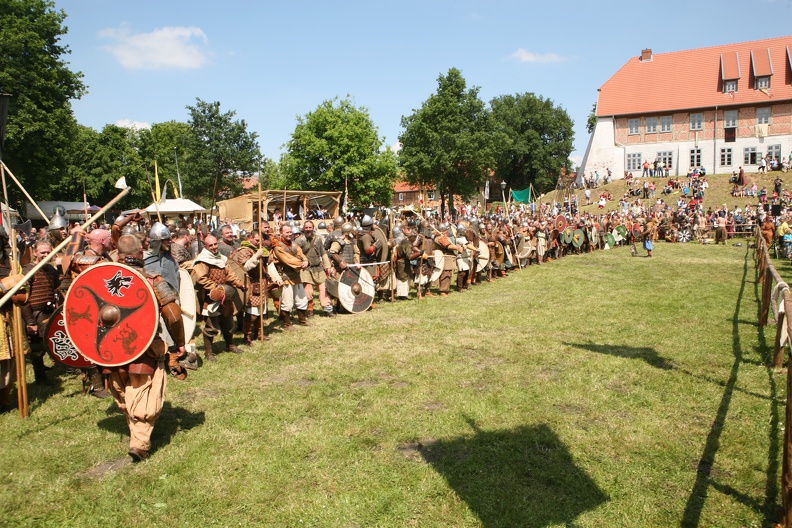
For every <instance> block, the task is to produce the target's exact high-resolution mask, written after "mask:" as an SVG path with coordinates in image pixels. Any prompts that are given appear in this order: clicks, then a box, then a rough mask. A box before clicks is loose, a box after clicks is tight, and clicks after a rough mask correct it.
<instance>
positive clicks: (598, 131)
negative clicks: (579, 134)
mask: <svg viewBox="0 0 792 528" xmlns="http://www.w3.org/2000/svg"><path fill="white" fill-rule="evenodd" d="M614 125H615V124H614V120H613V118H612V117H598V118H597V124H596V125H595V126H594V131H593V132H592V133H591V136H590V137H589V142H588V146H587V147H586V153H585V154H584V156H583V162H582V163H581V164H580V172H579V173H578V179H580V177H582V176H583V175H584V174H585V175H586V176H588V175H590V174H593V173H594V171H599V173H600V176H604V175H605V174H607V169H610V170H611V172H612V173H613V178H614V179H619V178H623V177H624V163H625V161H624V160H625V157H624V148H623V146H622V145H617V144H616V135H615V128H614Z"/></svg>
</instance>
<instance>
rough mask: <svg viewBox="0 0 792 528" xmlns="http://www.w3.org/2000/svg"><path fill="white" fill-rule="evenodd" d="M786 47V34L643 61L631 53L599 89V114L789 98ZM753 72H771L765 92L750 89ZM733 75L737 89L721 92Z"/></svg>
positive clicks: (791, 78) (791, 86)
mask: <svg viewBox="0 0 792 528" xmlns="http://www.w3.org/2000/svg"><path fill="white" fill-rule="evenodd" d="M790 45H792V36H786V37H778V38H772V39H765V40H755V41H751V42H741V43H738V44H726V45H723V46H713V47H711V48H699V49H692V50H685V51H674V52H670V53H656V54H654V55H653V56H652V57H651V60H646V61H641V57H640V56H636V57H633V58H631V59H630V60H629V61H627V63H626V64H625V65H624V66H622V67H621V69H620V70H619V71H617V72H616V73H615V74H614V75H613V76H612V77H611V78H610V79H608V81H607V82H606V83H605V84H603V85H602V88H600V95H599V100H598V103H597V115H598V116H602V117H605V116H611V115H634V114H648V113H663V112H669V111H674V110H693V109H701V108H712V107H715V106H719V107H724V106H738V105H747V104H762V103H769V102H771V101H772V102H776V103H777V102H778V101H779V100H786V99H792V73H790V67H792V64H791V63H792V58H790V56H789V54H788V47H789V46H790ZM752 57H753V58H752ZM754 72H755V73H754ZM735 73H736V75H735ZM755 75H758V76H764V75H772V77H771V82H770V88H769V90H768V91H767V93H764V92H762V91H759V90H754V88H753V86H754V76H755ZM737 78H739V82H738V84H737V92H735V93H733V94H731V95H730V94H727V93H723V83H722V80H723V79H737Z"/></svg>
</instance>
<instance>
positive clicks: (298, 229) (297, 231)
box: [292, 224, 303, 237]
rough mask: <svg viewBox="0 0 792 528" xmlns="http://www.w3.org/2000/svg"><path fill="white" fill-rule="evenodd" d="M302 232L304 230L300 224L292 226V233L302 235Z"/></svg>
mask: <svg viewBox="0 0 792 528" xmlns="http://www.w3.org/2000/svg"><path fill="white" fill-rule="evenodd" d="M302 232H303V230H302V226H301V225H300V224H296V225H295V226H294V227H292V235H294V236H295V237H296V236H298V235H301V234H302Z"/></svg>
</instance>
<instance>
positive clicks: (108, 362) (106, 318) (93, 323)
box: [63, 262, 159, 367]
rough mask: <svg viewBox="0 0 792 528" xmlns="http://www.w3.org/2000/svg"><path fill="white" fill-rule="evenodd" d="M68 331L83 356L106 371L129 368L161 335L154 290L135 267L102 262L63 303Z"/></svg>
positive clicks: (74, 284)
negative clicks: (159, 334) (120, 367)
mask: <svg viewBox="0 0 792 528" xmlns="http://www.w3.org/2000/svg"><path fill="white" fill-rule="evenodd" d="M63 313H64V319H65V321H66V333H67V334H68V336H69V339H71V341H72V343H74V346H75V347H76V348H77V350H79V351H80V353H81V354H82V355H83V356H85V357H86V358H88V360H90V361H93V362H94V363H96V364H98V365H102V366H106V367H117V366H121V365H126V364H127V363H130V362H132V361H134V360H135V359H137V358H138V357H140V356H141V355H142V354H143V353H144V352H145V351H146V349H148V347H149V345H150V344H151V342H152V340H153V339H154V336H155V334H156V332H157V327H158V323H159V306H158V304H157V299H156V297H155V295H154V290H153V289H152V287H151V285H150V284H149V282H148V280H146V278H145V277H143V275H142V274H141V273H140V272H138V271H136V270H135V269H133V268H131V267H129V266H126V265H124V264H118V263H115V262H103V263H101V264H97V265H95V266H92V267H90V268H88V269H87V270H85V271H84V272H83V273H81V274H80V275H78V276H77V278H76V279H74V282H72V285H71V288H69V293H67V294H66V301H65V302H64V305H63Z"/></svg>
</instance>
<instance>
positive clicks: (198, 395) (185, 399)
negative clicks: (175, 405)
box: [174, 389, 220, 403]
mask: <svg viewBox="0 0 792 528" xmlns="http://www.w3.org/2000/svg"><path fill="white" fill-rule="evenodd" d="M219 396H220V391H216V390H212V389H190V390H187V391H184V392H183V393H181V394H179V395H178V397H176V398H174V400H175V401H177V402H179V403H194V402H197V401H201V400H212V399H214V398H217V397H219Z"/></svg>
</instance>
